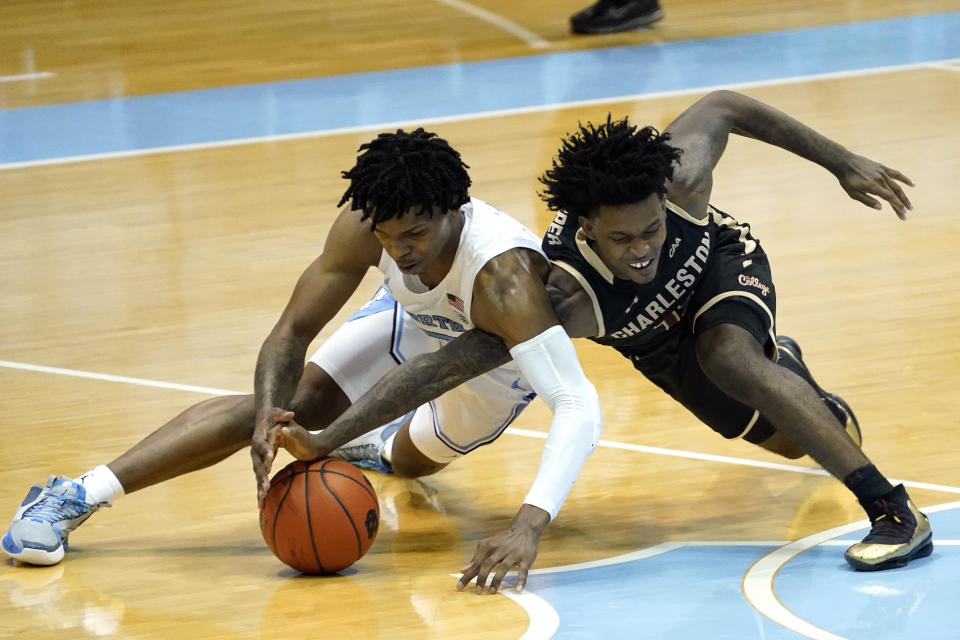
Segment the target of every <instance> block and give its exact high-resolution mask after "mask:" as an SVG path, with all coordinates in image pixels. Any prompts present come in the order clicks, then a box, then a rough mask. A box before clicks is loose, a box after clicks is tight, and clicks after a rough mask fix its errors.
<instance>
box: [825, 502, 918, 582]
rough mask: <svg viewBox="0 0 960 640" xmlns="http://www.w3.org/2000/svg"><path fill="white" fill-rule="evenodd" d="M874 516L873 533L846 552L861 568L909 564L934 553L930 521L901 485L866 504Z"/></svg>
mask: <svg viewBox="0 0 960 640" xmlns="http://www.w3.org/2000/svg"><path fill="white" fill-rule="evenodd" d="M861 504H862V505H863V508H864V509H866V511H867V515H869V516H870V523H871V525H872V526H871V528H870V533H869V534H867V537H866V538H864V539H863V540H861V541H860V542H858V543H857V544H855V545H853V546H852V547H850V548H849V549H847V550H846V552H845V553H844V554H843V557H844V558H846V560H847V562H848V563H849V564H850V566H851V567H853V568H854V569H856V570H857V571H881V570H883V569H896V568H897V567H903V566H906V564H907V563H908V562H910V561H911V560H915V559H917V558H925V557H927V556H928V555H930V554H931V553H933V531H932V530H931V529H930V521H929V520H928V519H927V516H925V515H924V514H923V513H921V512H920V510H919V509H917V506H916V505H915V504H913V501H912V500H910V496H908V495H907V490H906V489H904V488H903V485H902V484H898V485H897V486H896V487H894V488H893V490H892V491H890V492H888V493H887V494H886V495H884V496H881V497H880V498H877V499H876V500H874V501H873V502H870V503H869V504H863V503H861Z"/></svg>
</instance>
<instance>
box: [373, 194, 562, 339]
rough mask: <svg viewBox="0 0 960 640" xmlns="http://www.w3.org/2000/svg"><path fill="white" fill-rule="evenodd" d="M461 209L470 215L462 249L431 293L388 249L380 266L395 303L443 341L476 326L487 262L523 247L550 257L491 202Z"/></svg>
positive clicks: (466, 217)
mask: <svg viewBox="0 0 960 640" xmlns="http://www.w3.org/2000/svg"><path fill="white" fill-rule="evenodd" d="M460 210H461V211H462V212H463V214H464V223H463V229H462V230H461V232H460V246H459V247H458V248H457V254H456V257H455V258H454V260H453V264H452V265H451V267H450V271H449V272H447V275H446V277H444V279H443V280H442V281H441V282H440V283H439V284H438V285H437V286H436V287H434V288H433V289H427V287H426V286H425V285H424V284H423V283H422V282H421V281H420V278H419V277H417V276H415V275H404V274H403V273H402V272H401V271H400V268H399V267H398V266H397V263H396V262H394V261H393V259H392V258H391V257H390V256H389V255H388V254H387V252H386V251H384V252H383V253H382V255H381V257H380V264H379V265H378V268H379V269H380V271H382V272H383V282H384V284H385V285H386V286H387V288H388V289H389V290H390V294H391V295H392V296H393V297H394V299H395V300H396V301H397V302H399V303H400V305H401V306H402V307H403V308H404V310H405V311H406V312H407V314H409V315H410V316H411V317H412V318H413V319H414V320H415V321H416V323H417V325H418V326H419V327H420V328H421V329H423V331H424V332H426V333H427V335H430V336H432V337H434V338H437V339H438V340H442V341H449V340H452V339H454V338H456V337H457V336H458V335H460V334H461V333H463V332H464V331H467V330H468V329H472V328H473V326H474V325H473V321H472V320H471V318H470V306H471V302H472V300H473V283H474V280H475V279H476V277H477V273H478V272H479V271H480V269H482V268H483V266H484V265H485V264H487V263H488V262H489V261H490V260H492V259H493V258H496V257H497V256H499V255H500V254H502V253H504V252H505V251H509V250H510V249H515V248H518V247H520V248H525V249H531V250H533V251H536V252H537V253H539V254H541V255H544V253H543V250H542V249H541V248H540V239H539V238H537V236H535V235H534V234H533V233H532V232H531V231H530V230H529V229H527V228H526V227H524V226H523V225H522V224H520V223H519V222H517V221H516V220H514V219H513V218H511V217H510V216H508V215H507V214H505V213H503V212H502V211H500V210H498V209H496V208H495V207H493V206H491V205H489V204H487V203H486V202H483V201H482V200H477V199H476V198H471V199H470V202H468V203H466V204H465V205H463V206H462V207H460ZM544 257H546V256H544Z"/></svg>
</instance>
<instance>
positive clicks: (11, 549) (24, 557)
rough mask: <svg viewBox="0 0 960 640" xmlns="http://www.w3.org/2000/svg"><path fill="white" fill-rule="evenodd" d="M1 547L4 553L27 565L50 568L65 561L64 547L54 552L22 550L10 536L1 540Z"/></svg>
mask: <svg viewBox="0 0 960 640" xmlns="http://www.w3.org/2000/svg"><path fill="white" fill-rule="evenodd" d="M0 547H2V548H3V552H4V553H5V554H7V555H8V556H10V557H11V558H13V559H14V560H18V561H20V562H24V563H26V564H33V565H37V566H40V567H49V566H52V565H55V564H58V563H59V562H60V561H61V560H63V555H64V550H63V546H60V547H58V548H57V549H56V550H54V551H43V550H42V549H30V548H22V547H19V546H18V545H16V544H14V542H13V540H11V539H10V534H9V533H8V534H7V535H5V536H3V539H2V540H0Z"/></svg>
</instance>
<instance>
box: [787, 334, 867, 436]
mask: <svg viewBox="0 0 960 640" xmlns="http://www.w3.org/2000/svg"><path fill="white" fill-rule="evenodd" d="M777 353H778V354H779V356H780V358H781V364H783V365H784V366H785V367H786V368H787V369H790V370H791V371H793V372H794V373H796V374H797V375H798V376H800V377H801V378H803V379H804V380H806V381H807V382H809V383H810V385H811V386H812V387H813V388H814V389H816V391H817V393H818V394H819V395H820V398H821V399H822V400H823V403H824V404H826V405H827V408H828V409H830V412H831V413H832V414H833V415H834V417H835V418H836V419H837V421H838V422H839V423H840V425H841V426H842V427H843V430H844V431H846V432H847V435H848V436H850V439H851V440H853V442H854V443H855V444H856V445H857V446H858V447H862V446H863V434H862V433H861V432H860V423H859V422H858V421H857V416H855V415H854V413H853V409H851V408H850V405H848V404H847V403H846V401H845V400H844V399H843V398H841V397H840V396H838V395H837V394H835V393H830V392H829V391H824V390H823V389H821V388H820V385H818V384H817V382H816V380H814V379H813V375H812V374H811V373H810V370H809V369H807V365H806V364H805V363H804V362H803V352H802V351H800V345H799V344H797V341H796V340H794V339H793V338H791V337H790V336H777Z"/></svg>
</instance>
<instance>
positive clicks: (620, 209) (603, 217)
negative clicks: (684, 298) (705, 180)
mask: <svg viewBox="0 0 960 640" xmlns="http://www.w3.org/2000/svg"><path fill="white" fill-rule="evenodd" d="M593 214H594V215H593V217H591V218H586V217H581V218H580V226H581V227H582V228H583V232H584V234H586V236H587V239H588V240H589V241H590V244H591V245H592V246H593V250H594V251H596V252H597V255H598V256H600V259H601V260H603V262H604V264H606V265H607V267H608V268H609V269H610V271H612V272H613V275H615V276H616V277H618V278H621V279H623V280H632V281H633V282H636V283H637V284H646V283H648V282H650V281H652V280H653V277H654V276H655V275H656V274H657V266H658V265H659V262H660V249H661V248H662V247H663V243H664V241H665V240H666V237H667V225H666V216H667V213H666V206H665V204H664V201H663V198H661V197H660V196H659V195H657V194H653V195H651V196H650V197H649V198H647V199H645V200H643V201H641V202H637V203H634V204H624V205H617V206H603V207H597V208H596V209H595V210H594V211H593Z"/></svg>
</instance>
